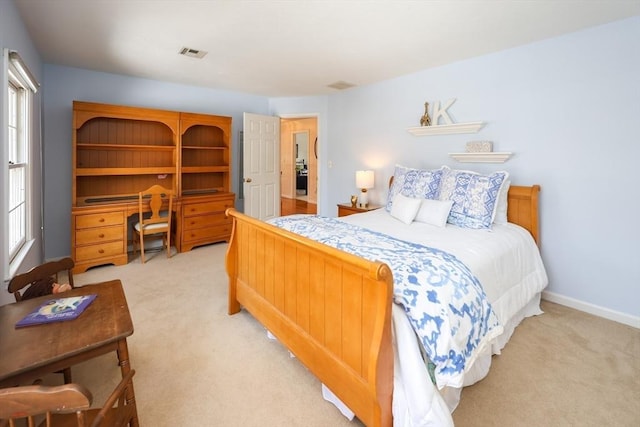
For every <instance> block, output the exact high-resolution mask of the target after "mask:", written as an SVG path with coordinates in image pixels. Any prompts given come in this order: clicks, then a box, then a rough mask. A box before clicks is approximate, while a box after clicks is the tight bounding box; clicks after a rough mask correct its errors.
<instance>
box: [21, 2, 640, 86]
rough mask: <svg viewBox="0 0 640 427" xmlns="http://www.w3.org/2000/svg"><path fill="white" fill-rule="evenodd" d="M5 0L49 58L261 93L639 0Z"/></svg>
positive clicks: (493, 46) (446, 54)
mask: <svg viewBox="0 0 640 427" xmlns="http://www.w3.org/2000/svg"><path fill="white" fill-rule="evenodd" d="M14 1H15V3H16V5H17V7H18V9H19V11H20V13H21V15H22V17H23V19H24V21H25V23H26V25H27V28H28V30H29V33H30V34H31V36H32V38H33V40H34V43H35V45H36V47H37V49H38V50H39V52H40V53H41V55H42V58H43V60H44V61H45V62H46V63H50V64H59V65H65V66H71V67H79V68H84V69H90V70H96V71H104V72H108V73H116V74H124V75H130V76H138V77H145V78H150V79H157V80H163V81H170V82H177V83H185V84H190V85H198V86H205V87H211V88H216V89H222V90H232V91H240V92H246V93H250V94H256V95H264V96H270V97H276V96H307V95H322V94H330V93H334V92H335V91H336V89H333V88H330V87H328V85H330V84H332V83H336V82H347V83H351V84H353V85H356V86H362V85H367V84H371V83H375V82H379V81H382V80H386V79H389V78H394V77H398V76H401V75H405V74H409V73H412V72H416V71H419V70H423V69H427V68H430V67H436V66H439V65H444V64H447V63H451V62H455V61H459V60H463V59H466V58H470V57H474V56H478V55H483V54H486V53H490V52H496V51H499V50H503V49H508V48H511V47H515V46H519V45H523V44H526V43H531V42H534V41H537V40H542V39H546V38H550V37H555V36H558V35H561V34H565V33H569V32H573V31H577V30H580V29H583V28H586V27H590V26H594V25H599V24H603V23H607V22H611V21H615V20H618V19H623V18H626V17H630V16H634V15H640V0H582V1H576V0H422V1H419V0H413V1H408V0H395V1H394V0H342V1H340V0H297V1H295V0H262V1H259V0H253V1H249V0H14ZM183 47H188V48H193V49H198V50H204V51H207V52H208V54H207V55H206V56H205V57H204V58H203V59H195V58H190V57H185V56H181V55H179V54H178V52H179V51H180V49H181V48H183ZM594 54H597V52H594Z"/></svg>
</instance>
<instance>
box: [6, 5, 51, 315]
mask: <svg viewBox="0 0 640 427" xmlns="http://www.w3.org/2000/svg"><path fill="white" fill-rule="evenodd" d="M0 47H1V48H2V49H3V50H4V49H9V50H15V51H17V52H18V53H19V54H20V56H21V57H22V59H23V60H24V62H25V63H26V64H27V66H28V67H29V69H30V70H31V72H32V73H33V74H34V76H35V77H36V79H37V80H38V81H40V82H42V62H41V59H40V54H39V53H38V51H37V50H36V49H35V47H34V45H33V43H32V41H31V38H30V36H29V33H28V32H27V30H26V28H25V26H24V24H23V22H22V19H21V18H20V14H19V13H18V10H17V9H16V7H15V5H14V4H13V2H12V1H0ZM0 55H2V56H1V57H0V58H1V60H0V76H2V77H1V78H0V80H2V82H3V83H2V84H3V91H2V95H0V129H2V132H0V165H2V166H0V175H1V176H2V177H3V178H2V180H1V181H0V201H1V202H0V203H1V205H2V213H1V214H0V242H3V243H2V244H0V280H4V279H6V278H8V277H9V275H10V272H9V271H8V268H7V266H8V265H9V264H8V263H9V255H8V253H7V252H8V251H7V248H6V247H5V244H6V242H8V236H7V232H6V230H7V229H8V225H7V222H6V221H7V217H8V212H9V208H8V205H7V203H6V202H5V201H8V191H9V188H8V183H7V182H6V181H7V180H6V179H5V178H4V177H6V176H8V172H7V169H6V165H7V164H8V163H9V160H8V155H9V153H8V150H7V147H8V143H7V142H6V140H5V139H6V137H7V132H6V131H5V130H6V129H7V127H6V126H7V123H6V115H7V114H6V106H7V99H6V97H7V89H6V87H7V86H6V85H7V78H8V75H7V67H8V62H7V61H8V59H7V57H6V55H4V54H3V53H2V51H0ZM42 92H43V91H42V90H41V91H39V92H38V93H36V94H35V95H34V96H33V102H32V111H33V115H34V118H35V121H34V123H33V127H32V128H31V130H30V131H31V140H32V145H31V147H30V153H29V161H30V162H31V165H33V166H35V167H32V168H31V176H30V177H29V178H30V180H31V186H32V192H31V194H29V195H28V198H29V208H30V212H31V215H32V218H33V225H34V226H33V230H32V231H31V237H32V240H31V241H30V242H29V244H28V245H27V246H26V248H27V249H26V250H25V251H24V253H21V254H20V256H18V257H17V258H16V262H15V271H13V272H11V273H16V272H18V273H19V272H23V271H26V270H28V269H29V268H31V267H32V266H33V265H35V264H39V263H40V262H42V259H43V249H42V227H41V225H42V222H41V217H42V215H41V211H42V185H41V183H42V176H41V173H40V167H39V166H40V163H41V154H40V130H41V123H40V106H41V103H42ZM12 301H14V299H13V296H11V295H10V294H9V293H7V292H0V304H4V303H7V302H12Z"/></svg>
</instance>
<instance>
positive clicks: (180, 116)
mask: <svg viewBox="0 0 640 427" xmlns="http://www.w3.org/2000/svg"><path fill="white" fill-rule="evenodd" d="M72 161H73V180H72V214H71V216H72V227H71V254H72V257H73V259H74V260H75V264H76V266H75V268H74V272H76V273H79V272H83V271H85V270H86V269H87V268H90V267H93V266H97V265H102V264H115V265H122V264H126V263H127V262H128V243H129V236H130V230H129V228H130V224H132V223H134V222H135V221H130V220H129V217H131V216H132V215H136V214H137V209H138V204H137V200H138V192H140V191H142V190H144V189H147V188H149V187H151V186H152V185H154V184H159V185H162V186H163V187H166V188H169V189H171V190H173V192H174V194H175V195H176V197H175V200H176V203H175V208H174V209H175V210H176V212H175V215H174V218H175V224H174V226H173V230H174V233H173V234H174V236H173V238H172V241H173V242H175V245H176V247H177V249H178V251H179V252H183V251H187V250H191V249H192V248H193V247H195V246H199V245H203V244H208V243H214V242H218V241H225V240H228V239H229V236H230V233H231V227H230V222H229V221H228V220H227V218H226V217H225V215H224V211H225V209H226V208H228V207H233V206H234V200H235V195H234V194H233V193H231V191H230V183H231V118H230V117H223V116H213V115H205V114H194V113H182V112H175V111H165V110H156V109H150V108H138V107H127V106H117V105H106V104H97V103H90V102H81V101H74V102H73V153H72Z"/></svg>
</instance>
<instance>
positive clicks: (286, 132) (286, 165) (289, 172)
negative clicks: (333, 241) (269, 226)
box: [280, 116, 318, 215]
mask: <svg viewBox="0 0 640 427" xmlns="http://www.w3.org/2000/svg"><path fill="white" fill-rule="evenodd" d="M317 153H318V120H317V117H315V116H314V117H293V118H281V119H280V197H281V203H280V204H281V209H280V210H281V215H287V214H292V213H317V196H318V166H317V165H318V155H317Z"/></svg>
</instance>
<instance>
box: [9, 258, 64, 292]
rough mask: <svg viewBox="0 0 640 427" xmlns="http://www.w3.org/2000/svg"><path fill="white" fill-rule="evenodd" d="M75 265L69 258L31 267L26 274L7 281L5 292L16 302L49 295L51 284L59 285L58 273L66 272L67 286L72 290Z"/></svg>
mask: <svg viewBox="0 0 640 427" xmlns="http://www.w3.org/2000/svg"><path fill="white" fill-rule="evenodd" d="M74 265H75V263H74V262H73V259H71V258H62V259H59V260H57V261H49V262H46V263H44V264H40V265H38V266H35V267H33V268H32V269H31V270H29V271H27V272H26V273H22V274H17V275H16V276H14V277H13V278H12V279H11V280H10V281H9V287H8V288H7V290H8V291H9V292H11V293H12V294H13V296H14V297H15V299H16V302H17V301H22V300H23V299H29V298H35V297H38V296H42V295H49V294H51V283H53V282H54V281H55V282H57V283H60V280H61V276H60V273H62V272H66V276H67V280H68V283H69V285H71V287H72V288H73V287H74V286H73V272H72V269H73V267H74Z"/></svg>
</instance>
